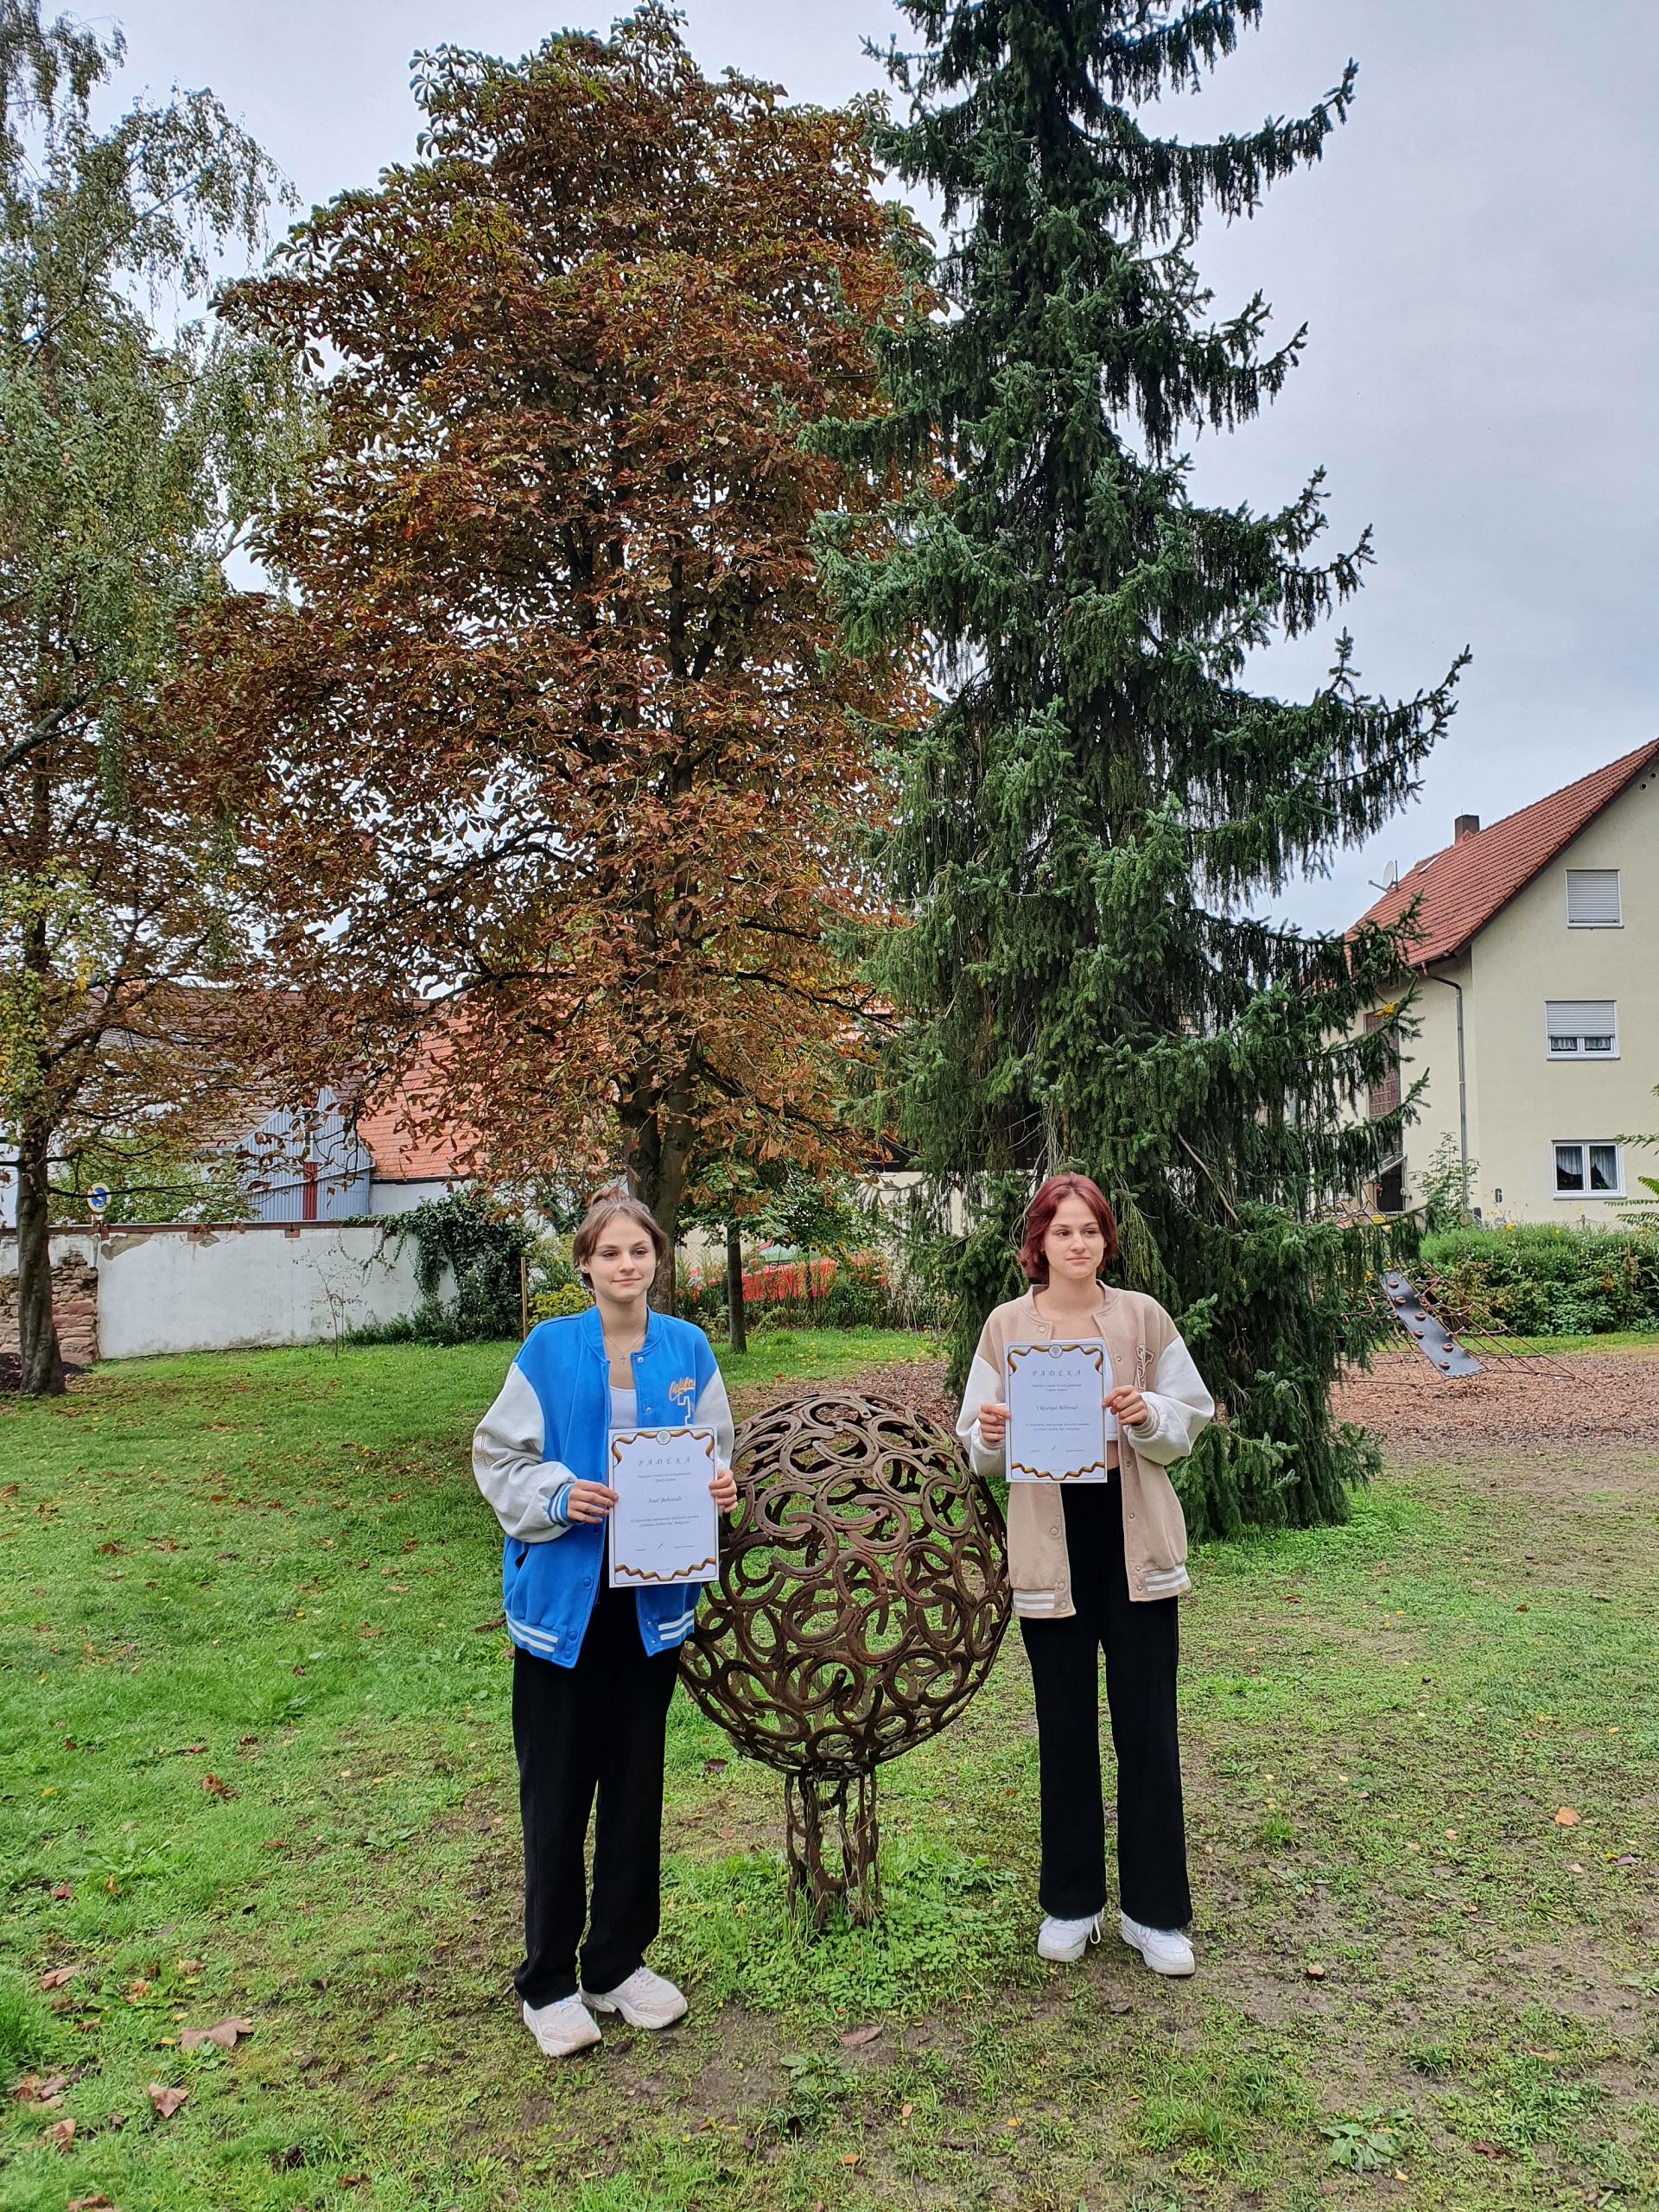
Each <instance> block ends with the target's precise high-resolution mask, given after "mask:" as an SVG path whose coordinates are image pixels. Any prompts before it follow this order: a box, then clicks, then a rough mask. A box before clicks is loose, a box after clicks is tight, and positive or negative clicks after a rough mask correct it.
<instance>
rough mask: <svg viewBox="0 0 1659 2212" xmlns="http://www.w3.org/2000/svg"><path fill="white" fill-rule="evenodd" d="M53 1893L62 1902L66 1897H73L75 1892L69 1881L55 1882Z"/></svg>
mask: <svg viewBox="0 0 1659 2212" xmlns="http://www.w3.org/2000/svg"><path fill="white" fill-rule="evenodd" d="M52 1894H53V1896H54V1897H56V1898H57V1900H58V1901H59V1903H60V1904H61V1903H62V1901H63V1900H64V1898H65V1897H73V1895H74V1894H75V1893H74V1891H73V1889H71V1888H70V1886H69V1885H68V1883H67V1882H54V1884H53V1885H52Z"/></svg>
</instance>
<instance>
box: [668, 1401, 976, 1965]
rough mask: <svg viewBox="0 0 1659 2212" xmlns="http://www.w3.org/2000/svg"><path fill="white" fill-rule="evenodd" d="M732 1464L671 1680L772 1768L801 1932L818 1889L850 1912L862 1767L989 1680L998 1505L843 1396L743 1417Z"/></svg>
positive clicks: (862, 1829) (870, 1404)
mask: <svg viewBox="0 0 1659 2212" xmlns="http://www.w3.org/2000/svg"><path fill="white" fill-rule="evenodd" d="M733 1466H734V1471H735V1473H736V1476H737V1484H738V1499H739V1504H738V1510H737V1511H736V1512H735V1513H734V1515H733V1516H732V1517H731V1521H730V1522H729V1524H728V1535H727V1536H726V1539H725V1543H724V1547H723V1554H722V1558H721V1575H720V1580H719V1582H718V1583H716V1584H714V1585H711V1586H709V1588H708V1590H707V1591H706V1592H705V1593H704V1599H703V1603H702V1607H701V1608H700V1610H699V1612H698V1618H697V1626H696V1630H695V1632H694V1634H693V1635H692V1637H691V1640H690V1643H688V1644H687V1645H686V1646H685V1652H684V1658H683V1679H684V1681H685V1683H686V1686H687V1688H689V1689H690V1693H691V1694H692V1696H693V1697H694V1698H695V1699H696V1701H697V1703H698V1704H699V1705H700V1706H701V1707H702V1710H703V1711H704V1712H705V1713H707V1714H708V1715H709V1719H711V1720H714V1721H716V1722H718V1724H719V1725H720V1726H721V1727H722V1728H724V1729H725V1730H726V1732H727V1733H728V1735H729V1736H730V1737H731V1738H732V1739H733V1741H734V1743H735V1744H736V1745H737V1747H738V1749H739V1750H740V1751H746V1752H747V1753H748V1754H749V1755H750V1756H751V1757H752V1758H757V1759H760V1760H762V1761H764V1763H765V1764H766V1765H768V1766H773V1767H777V1768H779V1769H781V1770H782V1771H783V1774H784V1776H785V1792H784V1794H785V1826H786V1836H787V1842H788V1857H789V1878H790V1894H791V1897H792V1898H795V1897H804V1900H805V1904H806V1910H807V1914H808V1916H809V1918H810V1923H811V1924H812V1926H813V1927H814V1928H817V1929H821V1928H822V1927H823V1924H824V1922H825V1920H826V1918H827V1917H828V1916H829V1910H830V1908H831V1905H832V1904H833V1903H834V1902H835V1900H836V1898H837V1897H840V1898H842V1900H843V1901H844V1902H845V1904H846V1907H847V1910H848V1913H849V1917H851V1918H852V1919H854V1920H855V1921H868V1920H869V1919H871V1918H873V1917H874V1913H875V1911H876V1910H877V1908H878V1906H879V1904H880V1878H879V1874H878V1870H877V1865H876V1848H877V1843H878V1834H877V1827H876V1792H875V1770H876V1768H877V1767H878V1766H879V1765H880V1764H881V1763H882V1762H883V1761H884V1760H886V1759H892V1758H898V1757H899V1754H900V1753H901V1752H903V1751H911V1750H912V1749H913V1748H914V1747H915V1745H918V1744H920V1743H924V1742H925V1741H926V1739H927V1738H929V1737H930V1736H934V1735H937V1734H938V1732H939V1730H940V1729H942V1728H943V1727H944V1726H946V1725H947V1723H948V1722H950V1720H952V1719H954V1718H955V1717H956V1715H957V1713H960V1712H961V1710H962V1708H963V1706H965V1705H966V1704H967V1702H968V1700H969V1698H970V1697H972V1695H973V1694H974V1692H975V1691H976V1689H977V1688H979V1686H980V1684H981V1683H982V1681H984V1679H985V1676H986V1675H987V1674H988V1672H989V1670H990V1666H991V1662H992V1661H993V1659H995V1656H996V1651H997V1647H998V1645H999V1644H1000V1643H1001V1640H1002V1634H1003V1630H1005V1629H1006V1628H1007V1623H1008V1609H1009V1599H1008V1581H1007V1546H1006V1542H1005V1539H1004V1533H1003V1525H1002V1516H1001V1514H1000V1513H999V1512H998V1510H997V1509H996V1505H995V1502H994V1501H993V1499H992V1498H991V1497H990V1496H989V1495H988V1492H987V1491H986V1489H985V1487H984V1485H983V1484H982V1483H980V1482H978V1481H977V1480H976V1478H975V1477H974V1475H973V1473H972V1471H971V1470H970V1469H969V1465H968V1463H967V1460H966V1459H965V1458H964V1456H963V1450H962V1446H960V1444H959V1443H958V1442H957V1439H956V1438H955V1437H954V1436H953V1435H951V1434H950V1432H949V1431H948V1430H946V1429H944V1428H941V1427H939V1426H938V1423H937V1422H934V1421H929V1420H927V1419H925V1417H924V1416H922V1415H920V1414H916V1413H913V1412H911V1411H909V1410H908V1409H907V1408H905V1407H903V1406H900V1405H897V1404H892V1403H889V1402H887V1401H885V1400H882V1399H877V1398H862V1397H857V1396H855V1395H853V1394H852V1393H851V1392H837V1391H823V1392H819V1393H817V1394H816V1395H813V1396H812V1397H810V1398H797V1399H792V1400H790V1401H787V1402H785V1403H784V1404H782V1405H777V1406H772V1407H770V1408H768V1409H767V1410H766V1412H764V1413H760V1414H753V1416H751V1418H750V1419H749V1420H747V1421H745V1422H744V1423H743V1424H742V1426H741V1428H740V1429H739V1430H738V1432H737V1443H736V1448H735V1450H734V1453H733ZM826 1843H828V1846H829V1848H828V1850H826ZM836 1862H838V1863H836Z"/></svg>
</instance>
